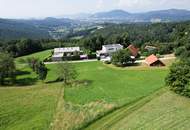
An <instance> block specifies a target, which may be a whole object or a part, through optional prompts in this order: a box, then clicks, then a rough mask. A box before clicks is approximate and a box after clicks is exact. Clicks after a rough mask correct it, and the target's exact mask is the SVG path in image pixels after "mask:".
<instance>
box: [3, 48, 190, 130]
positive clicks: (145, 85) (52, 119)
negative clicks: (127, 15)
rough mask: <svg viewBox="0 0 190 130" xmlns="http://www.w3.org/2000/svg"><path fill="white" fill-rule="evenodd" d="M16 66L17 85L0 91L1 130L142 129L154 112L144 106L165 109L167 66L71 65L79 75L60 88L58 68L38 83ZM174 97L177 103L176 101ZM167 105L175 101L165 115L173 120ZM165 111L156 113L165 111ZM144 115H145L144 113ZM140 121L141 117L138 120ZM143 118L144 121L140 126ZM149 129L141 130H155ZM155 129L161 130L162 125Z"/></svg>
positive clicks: (24, 68) (24, 67)
mask: <svg viewBox="0 0 190 130" xmlns="http://www.w3.org/2000/svg"><path fill="white" fill-rule="evenodd" d="M50 52H51V51H50V50H48V51H43V52H40V53H35V54H33V55H29V56H25V57H22V58H26V57H36V58H40V59H43V57H46V56H48V55H50ZM19 59H20V58H18V59H16V61H18V60H19ZM16 63H17V66H18V71H19V73H18V76H17V84H16V85H15V86H7V87H0V103H1V104H0V130H33V129H35V130H47V129H53V130H61V129H64V130H66V129H79V128H81V129H84V128H87V129H91V128H93V129H101V128H105V129H109V127H107V126H113V127H110V128H113V129H130V128H134V129H136V128H141V127H140V126H143V125H144V124H145V125H146V124H147V125H148V120H149V121H150V122H151V121H153V120H152V118H153V117H155V116H154V114H155V113H156V112H157V111H158V110H159V108H158V109H156V110H154V109H151V107H150V105H149V104H148V103H149V102H150V103H151V102H154V103H155V107H162V106H164V105H163V104H162V102H161V101H162V100H161V99H162V98H161V97H159V96H162V94H163V93H164V95H163V96H166V94H167V91H168V90H165V83H164V79H165V76H166V75H167V73H168V68H167V67H164V68H151V69H150V68H148V67H143V68H140V69H139V68H138V67H137V68H136V67H134V68H130V69H128V68H123V69H120V68H116V67H112V66H109V65H105V64H103V63H101V62H98V61H97V62H88V63H75V64H74V65H75V67H76V69H77V72H78V74H79V76H78V79H77V83H76V84H75V85H73V86H64V85H63V83H61V82H56V79H57V78H58V72H59V70H58V69H57V64H51V65H47V67H48V76H47V79H46V81H45V82H44V83H42V82H41V81H39V80H38V78H37V75H36V74H35V73H33V72H32V71H31V69H30V68H29V67H28V66H27V65H23V64H18V62H16ZM162 89H164V91H161V94H159V96H151V98H149V97H150V95H152V94H153V95H154V93H155V92H158V91H160V90H162ZM169 94H170V95H171V96H173V95H172V94H171V93H169ZM174 96H175V95H174ZM175 98H176V100H177V98H179V100H180V97H179V96H175ZM170 99H171V98H170ZM154 100H155V101H154ZM168 100H169V99H168ZM185 100H186V99H185ZM168 102H169V101H168ZM186 102H188V101H186ZM186 102H184V103H186ZM172 103H175V101H173V102H171V104H170V108H168V111H170V110H171V113H172V114H173V115H175V113H176V112H178V111H172V109H174V107H177V104H175V105H176V106H174V107H173V106H172ZM148 105H149V106H148ZM148 107H149V108H148ZM164 107H165V109H166V106H164ZM179 107H180V106H179ZM183 107H188V105H187V106H186V105H184V106H183ZM145 108H148V109H145ZM141 109H142V110H141ZM165 109H164V108H163V109H162V111H159V112H164V111H165ZM146 110H147V113H146V112H144V111H146ZM149 111H150V113H148V112H149ZM143 112H144V113H143ZM184 112H188V110H187V109H186V111H184ZM131 114H133V115H134V116H130V115H131ZM179 114H180V113H179ZM122 115H125V116H122ZM139 116H140V117H141V116H142V118H139V119H138V117H139ZM149 116H151V117H152V118H151V117H150V118H148V117H149ZM181 116H183V115H181ZM144 118H146V119H147V121H146V120H145V122H144V124H139V122H141V121H142V120H143V119H144ZM158 118H159V117H158ZM168 118H169V117H168ZM184 119H186V118H184ZM129 120H131V121H129ZM136 121H137V122H136ZM126 122H127V123H126ZM160 122H162V121H161V120H160ZM100 124H103V125H100ZM124 124H126V125H124ZM150 124H151V123H150ZM150 124H149V125H148V126H147V127H142V128H144V129H146V128H152V129H153V128H156V127H151V126H150ZM155 125H158V124H155ZM121 126H122V127H121ZM157 128H165V127H164V125H162V126H160V127H157Z"/></svg>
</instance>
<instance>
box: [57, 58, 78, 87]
mask: <svg viewBox="0 0 190 130" xmlns="http://www.w3.org/2000/svg"><path fill="white" fill-rule="evenodd" d="M57 68H58V74H59V77H58V79H59V80H62V81H63V82H64V84H66V85H67V84H69V83H72V82H73V80H75V79H76V78H77V76H78V74H77V71H76V69H75V67H74V65H73V64H69V63H67V62H64V63H61V64H58V67H57Z"/></svg>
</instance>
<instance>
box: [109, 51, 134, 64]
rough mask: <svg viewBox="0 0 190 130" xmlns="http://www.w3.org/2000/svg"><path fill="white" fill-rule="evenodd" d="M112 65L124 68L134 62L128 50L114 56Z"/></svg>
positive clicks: (118, 52)
mask: <svg viewBox="0 0 190 130" xmlns="http://www.w3.org/2000/svg"><path fill="white" fill-rule="evenodd" d="M111 62H112V64H114V65H116V66H124V65H127V64H128V63H130V62H132V59H131V54H130V51H129V50H128V49H124V50H119V51H117V52H115V53H114V54H113V55H112V60H111Z"/></svg>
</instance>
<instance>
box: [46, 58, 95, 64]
mask: <svg viewBox="0 0 190 130" xmlns="http://www.w3.org/2000/svg"><path fill="white" fill-rule="evenodd" d="M94 61H97V59H92V60H79V61H68V63H83V62H94ZM59 63H64V61H60V62H45V63H44V64H46V65H48V64H59Z"/></svg>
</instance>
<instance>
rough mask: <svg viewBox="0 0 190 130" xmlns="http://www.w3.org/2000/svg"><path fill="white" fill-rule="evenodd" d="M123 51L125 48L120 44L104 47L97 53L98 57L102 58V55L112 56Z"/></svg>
mask: <svg viewBox="0 0 190 130" xmlns="http://www.w3.org/2000/svg"><path fill="white" fill-rule="evenodd" d="M122 49H123V46H122V45H120V44H110V45H103V46H102V50H100V51H97V57H100V56H101V55H111V54H112V53H114V52H116V51H118V50H122Z"/></svg>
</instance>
